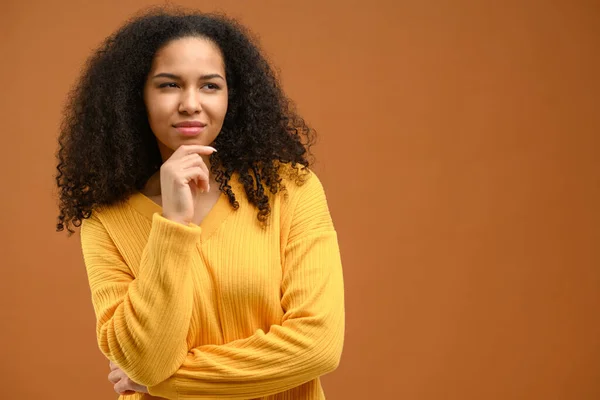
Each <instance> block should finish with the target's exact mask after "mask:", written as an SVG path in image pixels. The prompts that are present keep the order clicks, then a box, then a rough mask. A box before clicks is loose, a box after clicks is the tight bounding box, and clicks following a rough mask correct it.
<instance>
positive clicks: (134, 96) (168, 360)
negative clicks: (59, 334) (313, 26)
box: [56, 9, 344, 399]
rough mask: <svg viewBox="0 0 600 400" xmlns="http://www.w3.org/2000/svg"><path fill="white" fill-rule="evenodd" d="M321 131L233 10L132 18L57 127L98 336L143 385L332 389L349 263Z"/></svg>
mask: <svg viewBox="0 0 600 400" xmlns="http://www.w3.org/2000/svg"><path fill="white" fill-rule="evenodd" d="M312 139H313V131H312V130H311V129H310V128H308V127H307V125H306V124H305V123H304V121H303V120H302V118H301V117H300V116H299V115H298V114H297V113H296V112H295V111H294V108H293V107H292V104H291V102H290V101H289V100H287V98H286V97H285V95H284V94H283V92H282V90H281V88H280V85H279V83H278V81H277V79H276V77H275V75H274V73H273V71H272V69H271V68H270V66H269V64H268V63H267V61H266V60H265V58H264V57H263V56H262V55H261V53H260V51H259V49H258V46H257V45H256V44H255V43H254V41H253V40H252V39H251V36H250V35H249V33H248V32H247V31H246V30H245V29H244V28H243V27H241V26H240V25H239V24H238V23H237V22H235V21H234V20H231V19H229V18H227V17H225V16H221V15H213V14H200V13H184V12H179V11H175V12H172V11H169V12H167V11H164V10H162V9H157V10H153V11H150V12H146V13H144V14H142V15H140V16H137V17H136V18H134V19H132V20H130V21H128V23H127V24H125V25H124V26H123V27H121V28H120V29H119V30H118V31H117V32H116V33H114V34H113V35H111V36H110V37H109V38H108V39H106V41H105V42H104V43H103V45H102V46H101V47H100V48H99V49H98V50H97V51H96V52H95V53H94V55H93V56H92V57H91V58H90V60H89V61H88V63H87V65H86V69H85V71H84V73H83V75H82V77H81V79H80V81H79V83H78V85H76V87H75V89H74V90H73V92H72V93H71V95H70V101H69V103H68V106H67V108H66V112H65V119H64V122H63V125H62V131H61V136H60V139H59V143H60V146H59V152H58V159H59V163H58V167H57V170H58V174H57V177H56V179H57V184H58V187H59V189H60V215H59V221H58V225H57V229H58V230H59V231H60V230H63V229H65V228H66V229H67V230H68V231H69V232H70V233H71V232H73V230H72V228H71V226H80V225H81V243H82V249H83V256H84V260H85V265H86V269H87V273H88V278H89V283H90V288H91V294H92V302H93V306H94V311H95V314H96V317H97V336H98V344H99V347H100V349H101V351H102V352H103V354H104V355H105V356H106V357H107V358H108V359H109V360H110V365H111V372H110V375H109V380H110V381H111V382H112V383H113V384H114V388H115V391H117V392H118V393H121V394H134V396H132V397H130V398H131V399H143V398H151V396H156V397H162V398H167V399H179V398H195V399H196V398H197V399H208V398H211V399H214V398H224V399H324V398H325V396H324V394H323V390H322V388H321V384H320V381H319V377H320V376H322V375H324V374H326V373H329V372H331V371H333V370H334V369H335V368H336V367H337V366H338V363H339V359H340V356H341V351H342V346H343V337H344V290H343V275H342V267H341V261H340V255H339V248H338V243H337V235H336V231H335V229H334V226H333V223H332V221H331V217H330V213H329V210H328V207H327V201H326V197H325V194H324V191H323V187H322V186H321V183H320V181H319V179H318V178H317V176H316V175H315V174H314V173H313V172H311V171H310V170H309V161H308V158H307V155H308V150H309V149H308V148H309V146H310V144H311V143H312Z"/></svg>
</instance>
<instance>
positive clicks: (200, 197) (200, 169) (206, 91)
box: [109, 37, 228, 394]
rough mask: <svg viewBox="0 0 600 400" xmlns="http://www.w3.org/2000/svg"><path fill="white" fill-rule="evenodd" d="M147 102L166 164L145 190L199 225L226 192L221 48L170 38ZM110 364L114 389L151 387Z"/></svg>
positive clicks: (178, 218) (169, 212) (171, 213)
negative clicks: (213, 169)
mask: <svg viewBox="0 0 600 400" xmlns="http://www.w3.org/2000/svg"><path fill="white" fill-rule="evenodd" d="M144 103H145V105H146V109H147V114H148V121H149V123H150V127H151V129H152V132H153V133H154V136H155V137H156V140H157V143H158V147H159V149H160V153H161V156H162V159H163V164H162V166H161V168H160V171H159V172H158V173H157V174H155V175H154V176H153V177H151V178H150V179H149V180H148V183H147V184H146V187H145V188H144V190H143V193H144V194H145V195H147V196H148V197H149V198H150V199H152V200H153V201H155V202H156V203H157V204H159V205H161V206H162V208H163V213H162V215H163V217H165V218H168V219H170V220H172V221H175V222H178V223H181V224H184V225H188V224H189V223H195V224H197V225H200V223H201V221H202V220H203V219H204V217H205V216H206V215H207V214H208V212H209V211H210V209H211V208H212V206H213V205H214V204H215V203H216V202H217V200H218V198H219V196H220V194H221V192H220V191H219V190H218V187H217V185H216V182H214V178H213V177H212V176H210V173H209V167H210V163H209V156H210V154H212V153H213V152H214V151H216V150H215V149H214V148H213V147H211V146H210V145H211V144H212V143H213V141H214V140H215V139H216V137H217V135H218V134H219V132H220V131H221V128H222V126H223V120H224V119H225V114H226V113H227V105H228V88H227V82H226V76H225V64H224V61H223V56H222V54H221V51H220V50H219V48H218V47H217V46H216V45H215V44H214V43H212V42H211V41H209V40H207V39H204V38H198V37H186V38H181V39H177V40H174V41H171V42H169V43H167V44H166V45H165V46H164V47H162V48H161V49H160V50H159V51H158V52H157V53H156V55H155V57H154V60H153V62H152V67H151V71H150V73H149V74H148V77H147V80H146V83H145V86H144ZM183 121H200V122H202V123H205V124H206V126H205V127H204V129H203V130H202V132H201V133H200V134H199V135H197V136H193V137H190V136H185V135H183V134H182V133H181V132H180V131H178V130H177V129H176V128H175V127H174V125H175V124H177V123H180V122H183ZM211 187H212V188H213V190H211ZM110 368H111V372H110V374H109V381H110V382H111V383H113V384H114V389H115V392H117V393H119V394H125V393H132V392H143V393H147V392H148V389H147V388H146V387H145V386H142V385H140V384H138V383H136V382H134V381H132V380H131V379H129V377H128V376H127V375H126V374H125V373H124V372H123V371H122V370H121V369H120V368H119V367H118V366H117V365H116V364H114V363H112V362H111V363H110Z"/></svg>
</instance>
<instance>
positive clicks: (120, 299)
mask: <svg viewBox="0 0 600 400" xmlns="http://www.w3.org/2000/svg"><path fill="white" fill-rule="evenodd" d="M200 233H201V228H200V227H197V226H195V225H189V226H186V225H183V224H181V223H178V222H174V221H171V220H169V219H166V218H164V217H162V216H161V215H159V214H154V216H153V220H152V228H151V230H150V235H149V239H148V242H147V244H146V246H145V248H144V250H143V253H142V257H141V262H140V266H139V272H138V274H137V276H136V277H134V276H133V274H132V272H131V270H130V269H129V267H128V266H127V265H126V263H125V261H124V259H123V257H122V256H121V254H120V252H119V251H118V249H117V247H116V246H115V244H114V242H113V240H112V239H111V237H110V235H109V234H108V232H107V230H106V229H105V227H104V225H103V224H102V222H101V220H100V219H99V218H98V217H97V215H95V214H92V216H91V217H90V218H89V219H85V220H84V221H83V223H82V226H81V245H82V251H83V257H84V261H85V266H86V270H87V275H88V280H89V284H90V289H91V294H92V302H93V306H94V311H95V314H96V321H97V323H96V333H97V338H98V345H99V347H100V350H101V351H102V352H103V353H104V355H105V356H106V357H107V358H108V359H109V360H111V361H113V362H114V363H115V364H117V365H118V366H119V367H120V368H121V369H122V370H123V371H124V372H125V373H126V374H127V376H129V377H130V378H131V379H132V380H133V381H135V382H137V383H139V384H142V385H144V386H150V385H155V384H157V383H159V382H162V381H164V380H165V379H166V378H168V377H169V376H171V375H173V373H174V372H175V371H177V369H178V368H179V367H180V366H181V364H182V363H183V361H184V360H185V357H186V355H187V350H188V348H187V343H186V337H187V334H188V329H189V323H190V318H191V313H192V299H193V293H192V280H191V279H190V264H191V258H192V257H193V254H194V251H193V249H195V248H196V246H195V243H196V241H197V240H198V239H199V235H200Z"/></svg>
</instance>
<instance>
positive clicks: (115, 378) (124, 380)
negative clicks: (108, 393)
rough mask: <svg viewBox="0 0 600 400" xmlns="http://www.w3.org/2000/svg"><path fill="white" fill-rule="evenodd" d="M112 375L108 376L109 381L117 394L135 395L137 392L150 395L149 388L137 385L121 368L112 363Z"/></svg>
mask: <svg viewBox="0 0 600 400" xmlns="http://www.w3.org/2000/svg"><path fill="white" fill-rule="evenodd" d="M109 365H110V374H108V380H109V381H110V382H111V383H113V384H114V388H115V392H117V393H118V394H120V395H128V394H134V393H135V392H140V393H148V388H147V387H146V386H142V385H140V384H138V383H135V382H134V381H132V380H131V379H129V377H128V376H127V375H125V372H123V370H122V369H121V368H119V367H118V366H117V365H116V364H115V363H113V362H112V361H111V362H110V364H109Z"/></svg>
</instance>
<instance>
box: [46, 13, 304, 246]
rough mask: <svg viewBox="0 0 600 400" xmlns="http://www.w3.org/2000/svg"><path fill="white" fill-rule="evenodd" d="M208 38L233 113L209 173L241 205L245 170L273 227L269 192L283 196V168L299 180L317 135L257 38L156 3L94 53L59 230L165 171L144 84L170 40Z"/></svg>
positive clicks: (81, 83) (62, 159)
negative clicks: (235, 186) (235, 183)
mask: <svg viewBox="0 0 600 400" xmlns="http://www.w3.org/2000/svg"><path fill="white" fill-rule="evenodd" d="M184 37H202V38H206V39H209V40H211V41H212V42H213V43H215V44H216V45H217V46H218V47H219V48H220V49H221V52H222V55H223V59H224V62H225V73H226V79H227V85H228V88H229V94H228V96H229V97H228V110H227V114H226V115H225V119H224V122H223V127H222V130H221V132H220V133H219V135H218V136H217V138H216V140H215V142H214V145H215V146H216V147H217V148H218V149H219V152H218V153H213V154H212V155H211V157H210V163H211V167H210V169H211V173H213V174H214V176H215V179H216V181H217V182H218V183H219V190H220V191H221V192H223V193H225V194H226V195H227V197H228V199H229V202H230V204H231V205H232V206H233V207H234V208H235V209H237V208H239V203H238V202H237V200H236V197H235V194H234V193H233V191H232V190H231V186H230V185H229V180H230V179H231V176H232V174H233V173H238V174H239V181H240V183H241V184H243V187H244V189H245V194H246V196H247V198H248V201H249V203H250V204H253V205H254V206H256V207H257V209H258V214H257V218H258V220H259V221H260V222H262V223H263V224H266V222H267V218H268V216H269V214H270V211H271V208H270V205H269V202H270V201H269V194H268V192H267V191H266V189H268V191H269V192H270V193H272V194H276V193H277V192H278V191H280V190H285V185H284V184H283V183H282V176H281V175H282V173H283V172H284V169H283V167H284V166H291V167H292V168H287V169H286V171H289V173H291V175H292V178H293V180H295V181H296V183H298V184H301V181H302V180H303V177H302V176H303V175H304V173H305V172H307V171H308V167H309V159H312V155H311V154H310V146H312V144H313V143H314V140H315V131H314V129H312V128H310V127H309V126H308V125H307V124H306V122H305V121H304V119H303V118H302V117H301V116H300V115H299V114H298V113H297V111H296V108H295V105H294V103H293V102H292V101H291V100H290V99H289V98H287V97H286V96H285V94H284V93H283V90H282V89H281V86H280V84H279V81H278V79H277V77H276V74H275V72H274V70H273V69H272V68H271V66H270V65H269V63H268V61H267V59H266V58H265V56H264V55H263V54H262V53H261V50H260V48H259V45H258V44H257V43H258V42H257V40H256V39H255V38H254V36H253V35H252V34H251V33H250V32H249V31H248V30H247V29H246V28H245V27H243V26H242V25H241V24H240V23H239V22H237V21H236V20H234V19H232V18H230V17H227V16H225V15H223V14H220V13H209V14H207V13H200V12H195V11H183V10H182V9H180V8H175V9H172V8H166V7H155V8H151V9H148V10H146V11H145V12H142V13H141V14H138V15H136V16H134V17H133V18H131V19H130V20H128V21H127V22H126V23H125V24H124V25H123V26H122V27H121V28H120V29H118V30H117V31H116V32H115V33H114V34H112V35H110V36H109V37H107V38H106V39H105V40H104V42H103V43H102V44H101V45H100V47H99V48H98V49H96V51H95V52H93V54H92V55H91V56H90V57H89V59H88V60H87V62H86V65H85V67H84V70H83V73H82V75H81V77H80V79H79V80H78V82H77V83H76V84H75V86H74V87H73V89H71V91H70V93H69V95H68V97H67V102H66V106H65V108H64V111H63V120H62V124H61V128H60V135H59V139H58V144H59V146H58V152H57V159H58V164H57V167H56V169H57V174H56V176H55V178H56V183H57V186H58V188H59V194H58V196H59V210H60V214H59V216H58V222H57V225H56V229H57V231H62V230H63V229H65V228H66V229H67V231H68V232H69V235H70V234H72V233H73V232H74V231H73V230H72V229H71V225H72V226H74V227H78V226H80V225H81V222H82V220H83V219H85V218H89V217H90V216H91V214H92V210H93V209H95V208H97V207H99V206H104V205H111V204H114V203H117V202H120V201H123V200H125V199H127V198H128V197H129V196H130V195H131V194H133V193H134V192H136V191H139V190H141V189H142V188H143V187H144V185H145V184H146V182H147V180H148V179H149V178H150V176H152V175H153V174H154V173H155V172H157V171H158V170H159V169H160V166H161V164H162V159H161V156H160V152H159V150H158V144H157V141H156V138H155V136H154V134H153V133H152V130H151V129H150V125H149V122H148V117H147V112H146V106H145V104H144V100H143V86H144V82H145V81H146V78H147V76H148V74H149V72H150V68H151V64H152V60H153V58H154V55H155V54H156V52H157V51H158V50H159V49H160V48H162V47H163V46H165V45H166V44H167V43H169V42H170V41H172V40H175V39H179V38H184Z"/></svg>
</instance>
